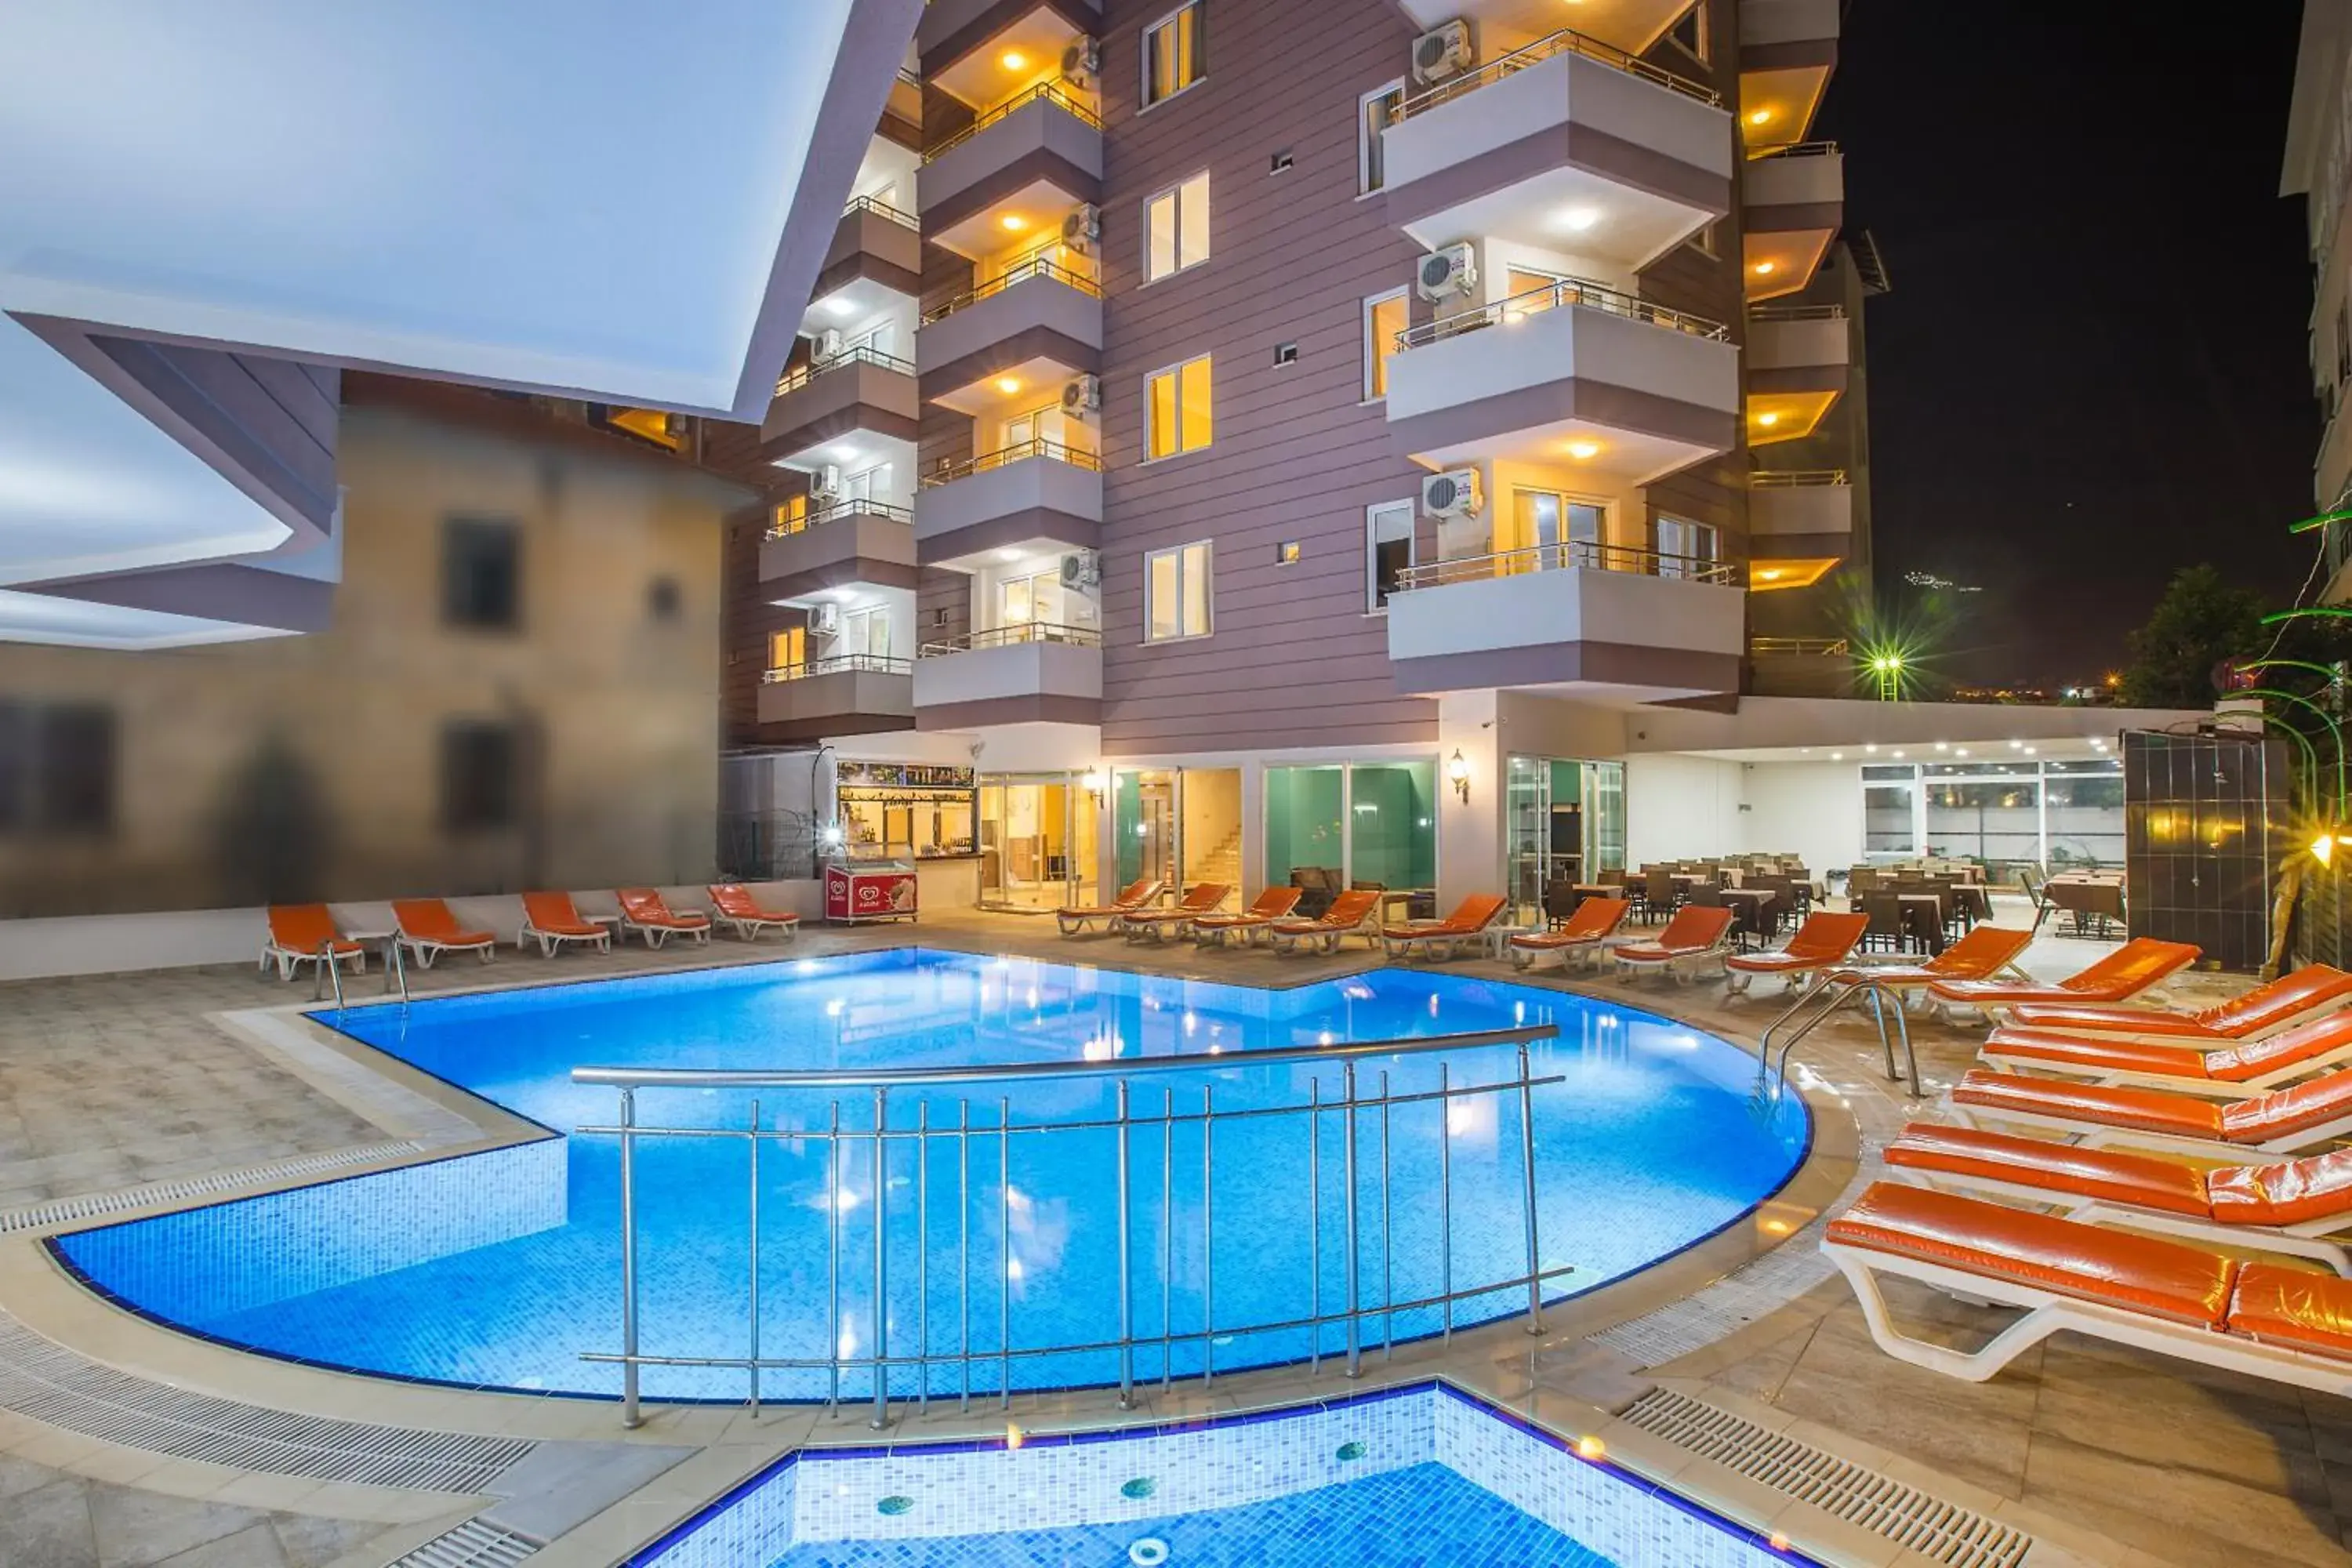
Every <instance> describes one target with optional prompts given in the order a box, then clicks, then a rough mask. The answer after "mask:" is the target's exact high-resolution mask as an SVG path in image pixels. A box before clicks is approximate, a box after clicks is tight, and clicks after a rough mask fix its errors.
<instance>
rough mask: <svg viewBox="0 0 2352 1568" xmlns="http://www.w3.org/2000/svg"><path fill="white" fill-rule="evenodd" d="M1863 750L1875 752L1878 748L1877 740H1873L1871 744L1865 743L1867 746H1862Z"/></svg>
mask: <svg viewBox="0 0 2352 1568" xmlns="http://www.w3.org/2000/svg"><path fill="white" fill-rule="evenodd" d="M1863 750H1864V751H1865V752H1876V751H1877V750H1878V745H1877V742H1872V743H1871V744H1869V745H1867V746H1864V748H1863Z"/></svg>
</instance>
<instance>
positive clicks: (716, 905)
mask: <svg viewBox="0 0 2352 1568" xmlns="http://www.w3.org/2000/svg"><path fill="white" fill-rule="evenodd" d="M709 893H710V907H711V909H712V910H714V911H716V912H717V914H718V916H719V924H720V925H723V926H725V927H726V928H727V929H728V930H730V931H733V932H734V933H735V934H736V935H737V936H739V937H741V938H742V939H743V940H744V941H745V942H753V941H756V940H758V938H759V935H760V933H761V931H782V932H783V933H784V934H785V935H786V936H791V935H793V934H794V933H795V932H797V931H799V930H800V929H801V917H800V916H798V915H796V914H793V913H792V912H791V911H790V910H772V909H769V908H768V907H767V906H765V905H764V904H762V903H761V902H760V900H757V899H755V898H753V897H752V896H751V889H749V888H747V887H745V886H744V885H743V884H742V883H740V882H713V883H711V884H710V886H709Z"/></svg>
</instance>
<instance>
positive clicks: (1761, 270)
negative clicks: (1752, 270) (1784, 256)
mask: <svg viewBox="0 0 2352 1568" xmlns="http://www.w3.org/2000/svg"><path fill="white" fill-rule="evenodd" d="M1778 265H1779V263H1777V262H1772V261H1759V262H1758V263H1757V264H1756V276H1757V277H1759V278H1769V277H1770V276H1771V275H1772V268H1774V267H1776V266H1778Z"/></svg>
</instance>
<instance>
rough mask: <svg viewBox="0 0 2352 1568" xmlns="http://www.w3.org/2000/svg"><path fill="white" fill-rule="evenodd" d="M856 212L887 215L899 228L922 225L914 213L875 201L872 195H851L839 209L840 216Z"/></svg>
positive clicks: (848, 215)
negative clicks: (903, 211)
mask: <svg viewBox="0 0 2352 1568" xmlns="http://www.w3.org/2000/svg"><path fill="white" fill-rule="evenodd" d="M858 213H872V214H873V215H874V216H876V217H887V218H888V219H889V220H890V221H891V222H892V223H895V224H897V225H898V226H900V227H901V228H911V229H916V230H918V231H919V230H920V229H921V228H922V221H921V220H920V219H919V218H918V217H916V216H915V215H914V214H912V213H902V212H900V211H899V210H898V208H897V207H894V206H892V205H890V204H889V203H888V202H877V201H876V200H875V199H874V198H873V197H872V196H852V197H851V198H850V199H849V205H847V206H845V207H843V208H842V209H841V216H844V217H852V216H856V215H857V214H858Z"/></svg>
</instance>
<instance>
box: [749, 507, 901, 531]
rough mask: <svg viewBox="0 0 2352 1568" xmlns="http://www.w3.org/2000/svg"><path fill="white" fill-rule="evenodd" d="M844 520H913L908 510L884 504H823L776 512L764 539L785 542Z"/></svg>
mask: <svg viewBox="0 0 2352 1568" xmlns="http://www.w3.org/2000/svg"><path fill="white" fill-rule="evenodd" d="M845 517H887V518H888V519H889V520H890V521H893V522H904V523H912V522H913V521H915V514H914V511H913V510H911V509H910V508H908V507H903V506H892V505H891V504H890V503H889V502H888V501H881V500H836V501H827V502H826V503H825V504H824V505H823V506H821V507H816V508H813V509H810V510H803V511H800V512H797V513H793V512H785V511H781V510H780V511H778V512H777V513H776V518H775V521H773V522H772V523H770V524H769V525H768V537H769V538H771V539H788V538H790V537H791V536H792V535H793V534H795V533H806V532H807V531H809V530H810V529H812V528H823V527H824V525H825V524H826V523H828V522H838V521H841V520H842V519H843V518H845Z"/></svg>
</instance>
